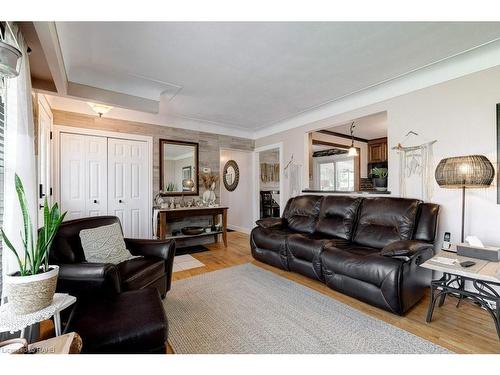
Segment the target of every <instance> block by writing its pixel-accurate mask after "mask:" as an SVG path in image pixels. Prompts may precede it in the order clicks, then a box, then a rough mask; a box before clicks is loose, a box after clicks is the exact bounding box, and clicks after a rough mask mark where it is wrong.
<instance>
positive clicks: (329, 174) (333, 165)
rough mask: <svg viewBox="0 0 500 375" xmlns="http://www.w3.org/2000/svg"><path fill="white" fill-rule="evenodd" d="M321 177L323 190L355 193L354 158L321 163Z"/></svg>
mask: <svg viewBox="0 0 500 375" xmlns="http://www.w3.org/2000/svg"><path fill="white" fill-rule="evenodd" d="M319 175H320V181H319V183H320V184H319V185H320V189H321V190H337V191H353V190H354V158H349V159H343V160H334V161H329V162H323V163H320V164H319Z"/></svg>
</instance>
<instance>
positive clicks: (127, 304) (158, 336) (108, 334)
mask: <svg viewBox="0 0 500 375" xmlns="http://www.w3.org/2000/svg"><path fill="white" fill-rule="evenodd" d="M73 331H74V332H77V333H78V334H79V335H80V336H81V337H82V341H83V347H82V353H116V354H120V353H166V346H165V345H166V341H167V333H168V322H167V318H166V316H165V311H164V309H163V304H162V301H161V299H160V294H159V293H158V291H157V290H156V289H155V288H149V289H141V290H135V291H130V292H124V293H120V294H117V295H116V296H113V297H98V298H90V297H86V298H84V299H80V300H79V301H77V303H76V305H75V307H74V309H73V311H72V313H71V315H70V317H69V320H68V323H67V325H66V328H65V332H73Z"/></svg>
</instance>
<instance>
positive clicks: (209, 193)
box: [201, 173, 219, 207]
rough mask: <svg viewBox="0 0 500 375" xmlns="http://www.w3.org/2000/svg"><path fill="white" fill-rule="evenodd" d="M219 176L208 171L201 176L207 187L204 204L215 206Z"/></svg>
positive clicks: (204, 193)
mask: <svg viewBox="0 0 500 375" xmlns="http://www.w3.org/2000/svg"><path fill="white" fill-rule="evenodd" d="M218 178H219V176H217V175H214V174H212V173H206V174H203V175H202V176H201V179H202V181H203V186H204V187H205V191H204V192H203V195H202V199H203V204H204V205H205V206H207V207H213V205H214V204H215V201H216V199H217V197H216V195H215V187H216V183H217V179H218Z"/></svg>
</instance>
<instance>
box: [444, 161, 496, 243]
mask: <svg viewBox="0 0 500 375" xmlns="http://www.w3.org/2000/svg"><path fill="white" fill-rule="evenodd" d="M494 176H495V170H494V169H493V165H492V164H491V162H490V161H489V160H488V158H487V157H486V156H484V155H469V156H456V157H452V158H446V159H443V160H441V161H440V162H439V164H438V166H437V168H436V172H435V178H436V182H437V183H438V185H439V186H440V187H442V188H446V189H462V236H461V241H462V242H464V219H465V189H466V188H487V187H489V186H490V185H491V183H492V181H493V177H494Z"/></svg>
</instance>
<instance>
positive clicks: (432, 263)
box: [421, 251, 500, 340]
mask: <svg viewBox="0 0 500 375" xmlns="http://www.w3.org/2000/svg"><path fill="white" fill-rule="evenodd" d="M438 257H441V258H446V259H450V260H454V259H456V260H457V261H456V262H455V263H453V264H445V263H442V262H438V261H437V260H436V258H438ZM467 260H470V261H473V262H475V263H476V264H475V265H473V266H472V267H467V268H466V267H462V266H460V264H459V263H460V262H464V261H467ZM421 266H422V267H424V268H428V269H431V270H434V271H440V272H442V273H443V277H442V278H441V279H438V280H432V281H431V301H430V303H429V310H428V312H427V319H426V320H427V323H430V322H431V320H432V314H433V312H434V307H435V305H436V302H437V301H438V300H439V304H438V306H439V307H441V306H442V305H443V304H444V301H445V299H446V296H447V295H454V296H458V303H457V307H459V306H460V302H461V301H462V300H463V299H464V298H470V299H472V300H473V301H475V302H477V303H479V305H481V307H483V308H484V309H485V310H486V311H488V313H489V314H490V315H491V317H492V318H493V321H494V322H495V327H496V330H497V334H498V338H499V340H500V294H499V293H498V292H497V291H496V290H495V288H498V287H500V279H499V278H498V276H497V275H499V271H500V262H489V261H487V260H481V259H475V258H469V257H464V256H460V255H457V254H456V253H451V252H446V251H440V252H438V254H437V255H436V256H434V257H432V258H431V259H429V260H427V261H426V262H424V263H423V264H421ZM466 281H469V282H470V285H471V287H472V288H470V289H465V282H466ZM489 302H494V303H495V308H493V307H492V306H491V305H490V303H489Z"/></svg>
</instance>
